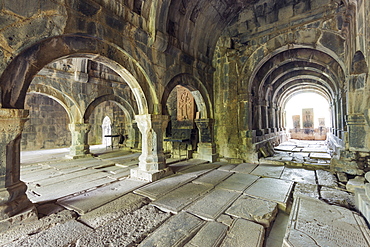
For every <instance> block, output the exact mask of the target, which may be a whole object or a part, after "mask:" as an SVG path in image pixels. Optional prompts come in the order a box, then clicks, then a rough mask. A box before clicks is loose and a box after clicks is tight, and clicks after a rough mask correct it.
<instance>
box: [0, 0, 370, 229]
mask: <svg viewBox="0 0 370 247" xmlns="http://www.w3.org/2000/svg"><path fill="white" fill-rule="evenodd" d="M369 10H370V2H368V1H365V0H301V1H298V0H285V1H274V0H161V1H159V0H146V1H143V0H107V1H102V0H47V1H45V0H16V1H14V0H0V47H1V49H0V92H1V101H0V127H1V136H0V142H1V145H0V222H9V221H11V220H10V219H12V218H14V217H17V215H19V214H20V213H21V212H24V211H25V210H27V209H30V208H34V205H33V204H32V203H31V202H30V200H29V199H28V198H27V196H26V194H25V191H26V190H27V186H26V185H25V183H24V182H22V181H21V179H20V166H21V165H20V163H21V162H20V152H21V150H33V149H49V148H60V147H70V151H69V154H68V157H69V158H73V159H77V158H84V157H88V156H91V152H90V146H91V145H95V144H102V143H105V144H107V145H110V144H111V143H110V141H111V140H113V142H114V141H116V142H117V140H118V139H120V141H119V142H120V143H121V145H120V146H121V147H124V149H126V150H131V151H135V152H139V153H140V156H139V158H138V166H137V167H136V168H134V169H132V170H131V177H132V178H137V179H141V180H145V181H154V180H158V179H160V178H162V177H165V176H168V175H170V174H172V173H173V171H172V170H171V168H170V167H169V166H168V164H167V162H166V160H167V159H169V158H175V157H178V158H181V157H182V156H184V157H186V158H187V159H190V158H196V159H201V160H206V161H208V162H217V161H220V160H221V161H226V162H229V163H243V162H248V163H256V164H258V162H259V160H261V159H263V158H266V156H269V155H268V154H266V153H268V151H271V147H273V146H275V147H276V146H278V145H279V144H281V143H283V142H285V141H288V140H289V137H290V132H289V129H287V125H286V115H285V106H286V104H287V102H288V101H289V99H290V98H292V97H293V96H294V95H298V94H300V93H303V92H312V93H316V94H319V95H320V96H322V97H324V98H325V99H326V100H327V101H328V104H329V107H330V109H329V112H330V116H329V117H328V118H327V119H326V120H325V121H326V124H327V126H328V127H326V128H325V131H326V132H325V133H326V138H325V140H326V143H327V145H328V147H329V148H330V149H331V150H332V159H331V161H330V167H329V170H330V171H331V172H332V173H333V174H337V173H341V174H345V175H346V176H348V177H350V178H354V177H355V176H364V174H365V173H366V172H368V171H370V168H369V162H370V134H369V133H370V114H369V109H370V98H369V92H370V80H369V78H368V70H369V69H368V64H369V63H370V58H369V55H370V54H369V51H370V49H369V48H370V42H369V40H370V26H369V25H368V23H369V22H370V15H369V13H370V11H369ZM368 26H369V27H368ZM368 31H369V32H368ZM103 119H105V121H104V123H105V124H104V125H103ZM107 123H108V124H107ZM102 125H103V127H102ZM104 126H105V127H104ZM311 127H312V128H313V126H311ZM317 127H318V126H316V127H315V128H317ZM105 135H109V136H118V137H119V138H117V139H115V138H114V137H112V139H111V140H109V141H108V140H104V136H105ZM1 224H2V223H1ZM0 229H1V227H0Z"/></svg>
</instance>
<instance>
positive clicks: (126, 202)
mask: <svg viewBox="0 0 370 247" xmlns="http://www.w3.org/2000/svg"><path fill="white" fill-rule="evenodd" d="M149 202H150V200H149V199H148V198H146V197H143V196H140V195H135V194H133V193H129V194H126V195H124V196H122V197H120V198H117V199H116V200H113V201H111V202H109V203H107V204H105V205H103V206H101V207H98V208H96V209H94V210H91V211H89V212H87V213H86V214H84V215H81V216H80V217H79V218H78V220H79V221H81V222H83V223H84V224H86V225H88V226H90V227H92V228H94V229H96V228H98V227H100V226H103V225H105V224H107V223H108V222H110V221H112V220H114V219H117V218H119V217H122V216H123V215H125V214H127V213H128V212H132V211H134V210H136V209H138V208H140V207H142V206H143V205H145V204H148V203H149Z"/></svg>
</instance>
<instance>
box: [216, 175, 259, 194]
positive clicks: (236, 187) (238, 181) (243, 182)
mask: <svg viewBox="0 0 370 247" xmlns="http://www.w3.org/2000/svg"><path fill="white" fill-rule="evenodd" d="M258 178H259V177H258V176H254V175H251V174H243V173H236V174H234V175H232V176H231V177H229V178H227V179H226V180H225V181H223V182H221V183H219V184H218V185H217V186H216V188H220V189H225V190H231V191H236V192H240V193H242V192H243V191H244V190H245V189H246V188H248V187H249V186H250V185H251V184H253V183H254V182H255V181H256V180H257V179H258Z"/></svg>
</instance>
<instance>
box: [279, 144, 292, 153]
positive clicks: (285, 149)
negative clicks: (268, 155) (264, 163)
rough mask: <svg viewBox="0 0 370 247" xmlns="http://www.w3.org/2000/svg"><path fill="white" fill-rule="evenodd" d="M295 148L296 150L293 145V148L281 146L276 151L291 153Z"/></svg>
mask: <svg viewBox="0 0 370 247" xmlns="http://www.w3.org/2000/svg"><path fill="white" fill-rule="evenodd" d="M295 148H296V146H295V145H292V146H285V145H284V146H282V145H279V146H277V147H275V148H274V149H275V150H277V151H284V152H291V151H292V150H293V149H295Z"/></svg>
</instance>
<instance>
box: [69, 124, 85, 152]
mask: <svg viewBox="0 0 370 247" xmlns="http://www.w3.org/2000/svg"><path fill="white" fill-rule="evenodd" d="M68 127H69V129H70V131H71V135H72V145H71V147H70V150H69V155H67V157H68V158H72V159H78V158H84V157H86V156H90V155H91V154H90V147H89V145H88V139H87V134H88V133H89V131H90V129H91V125H90V124H82V123H77V124H69V125H68Z"/></svg>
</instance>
